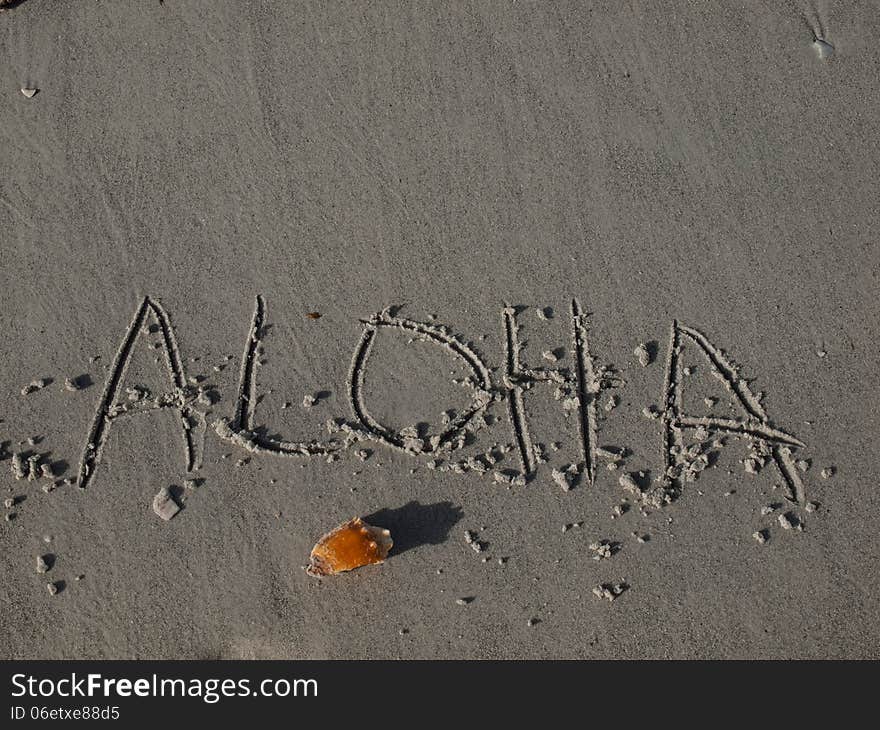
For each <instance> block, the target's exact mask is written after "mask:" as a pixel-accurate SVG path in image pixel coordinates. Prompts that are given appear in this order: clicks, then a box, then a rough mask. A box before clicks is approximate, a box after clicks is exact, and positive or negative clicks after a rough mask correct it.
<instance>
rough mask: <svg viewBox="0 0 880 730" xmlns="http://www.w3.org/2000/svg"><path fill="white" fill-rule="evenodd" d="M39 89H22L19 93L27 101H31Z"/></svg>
mask: <svg viewBox="0 0 880 730" xmlns="http://www.w3.org/2000/svg"><path fill="white" fill-rule="evenodd" d="M38 91H39V89H28V88H22V90H21V93H22V94H24V96H25V97H26V98H28V99H33V98H34V96H35V95H36V93H37V92H38Z"/></svg>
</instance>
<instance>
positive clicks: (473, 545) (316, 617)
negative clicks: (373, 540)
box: [0, 0, 880, 659]
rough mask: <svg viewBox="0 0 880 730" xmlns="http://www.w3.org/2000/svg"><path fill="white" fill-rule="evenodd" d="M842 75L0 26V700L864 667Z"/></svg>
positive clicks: (465, 48)
mask: <svg viewBox="0 0 880 730" xmlns="http://www.w3.org/2000/svg"><path fill="white" fill-rule="evenodd" d="M878 34H880V21H878V17H877V14H876V12H875V11H874V9H873V8H872V7H871V6H870V4H868V3H856V2H841V3H833V4H832V3H824V2H821V3H807V2H779V3H769V4H766V3H765V4H758V3H746V4H745V5H743V6H737V7H731V6H726V7H724V8H721V7H718V6H716V5H715V4H711V5H710V4H706V5H705V7H703V6H700V5H696V4H693V3H688V2H680V3H672V4H665V5H664V8H663V9H662V10H661V9H659V8H656V9H655V8H653V7H641V8H639V9H633V8H631V7H629V6H628V5H627V4H623V3H615V2H609V3H597V4H586V3H585V4H580V3H573V4H568V5H559V4H552V5H545V4H531V3H523V2H518V3H512V4H504V3H477V4H472V3H467V4H465V3H449V4H445V5H444V6H443V7H433V6H429V5H427V4H420V5H415V4H391V3H371V4H369V6H364V7H359V8H358V9H356V10H355V9H353V8H352V7H351V5H349V4H341V3H340V4H314V5H312V4H309V5H303V4H299V3H285V2H280V1H279V2H263V3H240V2H195V1H193V2H190V1H187V2H184V1H182V0H180V1H177V0H166V2H164V3H160V2H143V1H140V2H133V1H132V2H123V1H121V0H115V1H114V2H109V1H107V0H102V1H100V2H72V1H71V2H67V1H61V0H58V1H56V2H49V0H27V1H26V2H21V3H18V4H16V5H15V6H14V7H12V8H11V9H6V10H4V11H3V12H0V81H2V83H0V96H2V103H0V160H2V166H0V169H2V177H0V253H2V265H0V323H2V332H3V336H2V338H0V442H4V447H3V449H2V460H0V489H2V491H3V492H4V494H3V497H4V500H6V502H5V504H6V505H7V506H6V507H4V511H3V514H4V515H10V516H11V517H10V519H9V520H8V521H7V520H0V577H2V579H0V657H2V658H44V657H48V658H82V657H107V658H130V657H131V658H153V657H157V658H218V657H219V658H324V657H331V658H396V657H399V658H506V659H514V658H535V657H543V658H596V657H609V658H611V657H614V658H624V657H625V658H634V657H651V658H654V657H677V658H694V657H718V658H722V657H727V658H733V657H735V658H744V657H773V658H782V657H873V658H877V657H878V655H880V620H878V598H880V578H878V571H877V567H876V566H877V564H878V559H880V539H878V527H877V519H876V515H877V512H878V506H880V504H878V501H880V500H878V496H877V495H878V490H877V484H876V470H875V468H874V467H873V466H872V465H873V463H874V460H875V453H876V443H877V437H878V435H880V428H878V425H880V424H878V412H880V410H878V405H880V403H878V397H877V396H878V373H880V368H878V337H880V327H878V313H880V306H878V304H877V290H878V286H877V272H878V263H880V262H878V252H877V245H878V244H877V231H878V229H880V215H878V206H877V190H878V185H880V164H878V146H880V142H878V140H880V123H878V122H880V89H878V85H877V79H878V77H880V54H878V51H877V42H876V39H877V37H878ZM817 37H818V38H819V39H820V40H821V41H822V42H821V43H817V42H816V39H817ZM22 90H24V91H29V92H34V93H30V95H28V94H25V93H23V91H22ZM258 302H261V303H262V304H261V305H260V306H259V307H258ZM573 307H574V311H573ZM389 308H390V309H389ZM257 310H259V311H258V314H259V317H260V318H261V319H262V322H259V323H258V324H257V326H256V327H254V326H253V321H254V320H253V318H254V314H255V311H257ZM310 315H311V316H310ZM317 315H320V316H317ZM573 315H574V316H573ZM511 338H513V339H511ZM670 343H672V348H671V350H670ZM517 344H519V345H521V346H522V347H521V348H519V347H517ZM545 353H547V354H549V356H545ZM32 384H33V386H34V387H31V386H32ZM23 390H25V391H29V392H27V393H26V394H22V391H23ZM334 419H335V420H334ZM328 421H329V422H330V423H329V425H328ZM184 426H186V429H184ZM221 436H224V437H225V438H222V437H221ZM432 437H434V438H433V439H432ZM29 439H30V440H31V441H30V442H29V441H28V440H29ZM785 439H788V441H786V440H785ZM96 442H100V443H98V444H96ZM89 444H92V445H93V446H95V448H90V447H89ZM14 454H18V456H17V457H14V456H13V455H14ZM31 457H33V458H31ZM44 465H45V466H47V469H48V472H49V473H50V474H51V475H50V474H47V473H44V472H45V471H46V470H45V469H44ZM667 470H668V472H667ZM823 470H825V471H823ZM17 475H18V476H19V477H20V478H17ZM622 476H623V477H624V478H623V479H621V477H622ZM78 482H79V483H84V486H85V488H84V489H80V488H78V486H77V483H78ZM157 497H161V499H159V504H158V508H157V509H158V511H159V512H162V513H163V516H160V515H159V514H158V512H154V509H153V503H154V498H157ZM10 500H11V501H10ZM175 507H179V508H180V509H179V511H177V510H176V509H175ZM354 516H362V517H364V518H365V519H366V520H367V521H368V522H369V523H370V524H374V525H378V526H381V527H384V528H388V529H390V530H391V532H392V535H393V539H394V542H395V546H394V549H393V550H392V552H391V554H390V556H389V558H388V560H387V561H386V562H385V563H384V564H382V565H377V566H368V567H365V568H362V569H360V570H357V571H354V572H350V573H345V574H340V575H335V576H330V577H326V578H322V579H316V578H312V577H310V576H308V575H306V573H305V571H304V570H303V566H305V565H306V564H307V562H308V556H309V551H310V549H311V548H312V546H313V544H314V543H315V541H316V540H317V539H318V537H320V536H321V535H322V534H324V533H326V532H327V531H328V530H330V529H332V528H333V527H335V526H336V525H338V524H340V523H342V522H344V521H346V520H348V519H350V518H352V517H354ZM163 517H168V519H164V518H163ZM756 534H760V535H761V539H760V540H759V539H758V538H757V537H755V535H756ZM591 545H596V546H598V547H597V548H595V549H591V547H590V546H591ZM594 557H596V558H597V559H593V558H594Z"/></svg>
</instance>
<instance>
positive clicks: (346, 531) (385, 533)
mask: <svg viewBox="0 0 880 730" xmlns="http://www.w3.org/2000/svg"><path fill="white" fill-rule="evenodd" d="M392 545H394V542H393V541H392V539H391V531H390V530H386V529H384V528H382V527H373V526H372V525H368V524H367V523H366V522H364V521H363V520H362V519H361V518H360V517H355V518H354V519H353V520H349V521H348V522H345V523H343V524H341V525H340V526H339V527H337V528H336V529H335V530H332V531H330V532H328V533H327V534H326V535H324V536H323V537H322V538H321V539H320V540H318V543H317V544H316V545H315V547H313V548H312V554H311V555H310V556H309V565H308V567H307V568H306V572H307V573H308V574H309V575H311V576H322V575H333V574H334V573H342V572H344V571H346V570H354V569H355V568H360V567H361V566H362V565H372V564H374V563H381V562H383V561H384V560H385V558H386V557H388V552H389V551H390V550H391V546H392Z"/></svg>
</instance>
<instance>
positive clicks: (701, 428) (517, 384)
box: [77, 296, 805, 507]
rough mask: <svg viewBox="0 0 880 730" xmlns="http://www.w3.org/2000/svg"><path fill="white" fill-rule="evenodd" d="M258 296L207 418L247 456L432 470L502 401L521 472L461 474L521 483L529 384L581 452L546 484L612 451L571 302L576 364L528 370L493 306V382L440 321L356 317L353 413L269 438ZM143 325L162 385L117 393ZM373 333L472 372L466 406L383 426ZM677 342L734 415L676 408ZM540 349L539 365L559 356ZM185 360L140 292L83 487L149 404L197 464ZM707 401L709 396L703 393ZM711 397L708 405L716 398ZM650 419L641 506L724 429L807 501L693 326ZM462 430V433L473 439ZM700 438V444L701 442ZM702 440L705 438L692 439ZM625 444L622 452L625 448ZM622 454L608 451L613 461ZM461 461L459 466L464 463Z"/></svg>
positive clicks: (473, 461) (197, 430)
mask: <svg viewBox="0 0 880 730" xmlns="http://www.w3.org/2000/svg"><path fill="white" fill-rule="evenodd" d="M266 318H267V314H266V303H265V300H264V298H263V297H262V296H257V297H256V301H255V306H254V313H253V317H252V320H251V323H250V328H249V330H248V333H247V335H246V338H245V346H244V352H243V354H242V358H241V369H240V374H239V381H238V390H237V395H236V399H235V406H234V409H233V412H232V414H231V415H229V416H228V417H226V418H220V419H218V420H217V421H215V422H214V424H213V427H214V431H215V433H216V434H217V436H219V438H221V439H223V440H225V441H227V442H229V443H230V444H232V445H234V446H236V447H238V448H240V449H242V450H243V451H245V452H247V454H249V455H255V456H270V457H285V458H297V457H300V458H301V457H311V456H320V457H325V458H328V459H331V460H332V459H334V458H335V457H336V456H337V455H338V454H339V453H340V452H342V451H344V450H347V449H351V448H352V447H354V446H355V445H359V446H358V449H357V450H356V451H355V453H356V454H357V455H359V458H365V457H364V456H363V455H364V454H367V453H368V452H367V451H366V450H364V449H363V448H361V446H362V445H363V443H364V442H371V443H373V444H377V445H380V446H383V447H385V448H388V449H393V450H395V451H398V452H401V453H404V454H408V455H411V456H413V457H419V458H429V459H431V461H429V462H428V464H429V466H430V465H431V464H432V463H436V457H438V456H440V455H449V454H450V453H452V452H455V451H457V450H459V449H461V448H462V447H463V446H464V445H465V443H466V441H468V440H470V441H473V440H474V439H475V438H476V434H477V433H478V432H479V431H480V430H481V429H484V428H485V427H487V426H488V423H489V422H488V421H487V418H486V415H487V412H488V411H489V410H490V409H491V408H493V407H495V406H501V405H503V407H504V408H506V410H507V415H508V419H507V422H508V424H509V428H510V436H511V441H512V444H513V449H514V450H515V452H516V455H517V458H518V461H519V470H518V471H516V472H514V473H510V471H509V470H508V471H506V472H501V471H499V470H495V469H493V465H494V464H495V463H496V461H497V455H493V453H494V452H493V451H492V450H490V451H489V452H487V453H485V454H482V455H480V456H478V457H470V458H469V459H467V460H466V461H465V462H462V467H461V468H462V470H467V471H475V472H478V473H491V475H492V476H493V477H494V478H495V479H496V481H502V482H507V483H508V484H512V485H519V484H525V483H526V482H528V481H529V480H530V479H532V478H533V476H534V475H535V473H536V471H537V470H538V468H539V464H541V463H543V462H544V461H546V458H543V452H544V447H543V445H541V444H535V443H533V441H532V438H531V435H530V428H529V421H528V418H527V415H526V410H525V408H524V405H523V398H524V393H525V392H526V391H527V390H528V389H530V388H531V387H533V386H535V385H537V384H547V385H550V386H552V387H553V388H554V389H555V398H556V399H557V400H558V401H560V403H561V407H562V409H563V410H564V411H565V412H567V413H572V414H574V415H576V420H577V447H578V450H579V456H580V462H579V463H578V464H574V465H569V466H568V467H567V468H566V469H561V470H560V469H554V470H553V479H554V481H556V482H558V483H559V484H560V485H561V486H562V488H563V489H566V490H567V489H569V488H571V486H572V484H573V483H574V482H575V480H576V479H577V480H579V481H581V482H584V483H586V484H587V485H592V484H593V483H594V481H595V477H596V469H597V459H598V458H599V457H603V458H609V449H608V448H602V447H599V446H598V436H597V434H598V431H599V418H598V410H597V409H598V405H599V403H600V401H601V400H602V394H603V392H604V391H606V390H608V389H611V388H618V387H621V385H622V383H623V381H622V379H621V378H620V377H619V376H618V375H617V373H616V371H615V370H614V369H613V368H611V367H609V366H607V365H603V364H601V363H600V362H598V361H597V359H596V358H595V356H594V355H593V354H592V353H591V350H590V343H589V337H588V327H587V315H586V314H585V313H584V312H583V310H582V308H581V305H580V304H579V302H578V301H577V300H576V299H573V300H572V301H571V302H570V306H569V324H570V336H571V351H572V355H573V367H571V368H564V367H528V366H527V365H525V364H523V363H522V362H521V359H520V354H521V350H522V346H521V343H520V340H519V329H520V328H519V325H518V323H517V310H516V309H514V308H513V307H510V306H505V307H504V308H503V309H502V311H501V325H502V330H503V333H504V344H505V349H504V362H503V364H502V367H501V368H500V372H501V378H500V382H495V381H494V380H493V377H492V371H491V369H490V368H489V367H488V366H487V364H486V362H485V360H484V359H483V357H482V356H481V355H480V353H478V352H477V351H476V349H475V348H474V347H473V346H472V345H469V344H467V343H466V342H465V341H464V340H463V339H461V338H460V337H457V336H455V335H454V334H452V332H451V331H450V330H449V329H448V328H447V327H443V326H440V325H437V324H434V323H427V322H418V321H415V320H412V319H408V318H406V317H401V316H398V315H397V314H396V312H395V311H394V310H393V309H392V308H389V309H385V310H383V311H381V312H378V313H377V314H375V315H373V316H372V317H370V318H368V319H365V320H362V325H363V330H362V333H361V336H360V339H359V341H358V342H357V343H356V345H355V347H354V352H353V354H352V359H351V366H350V368H349V372H348V378H347V384H346V386H347V392H348V402H349V408H350V411H351V413H350V416H349V417H348V418H335V419H332V420H331V421H330V422H329V424H328V430H329V431H330V436H329V437H327V438H324V439H322V440H319V439H312V440H297V441H287V440H283V439H280V438H276V437H273V436H269V435H267V434H268V433H269V432H270V429H268V428H265V427H264V428H258V427H257V421H256V405H257V402H258V396H257V390H258V384H257V370H258V367H259V365H260V353H261V352H262V348H263V345H262V339H263V334H264V332H265V329H266ZM148 320H151V321H152V324H151V325H150V327H149V330H150V331H153V332H157V333H158V334H159V336H160V339H159V343H158V344H157V347H158V348H159V349H161V350H163V352H164V355H165V357H164V360H165V364H166V367H167V373H168V378H169V381H170V386H171V388H170V390H169V391H168V392H166V393H163V394H162V395H160V396H157V397H155V398H146V397H144V398H139V397H136V396H138V395H139V394H138V393H135V394H134V395H135V397H133V396H132V389H131V388H128V389H123V383H124V380H125V373H126V368H127V366H128V363H129V360H130V359H131V356H132V352H133V348H134V345H135V343H136V341H137V339H138V337H139V335H140V334H141V333H142V332H143V331H144V327H145V325H147V323H148ZM381 330H392V331H396V332H400V333H401V334H403V335H405V336H408V337H410V338H414V339H419V340H421V341H423V342H426V343H430V344H432V345H434V346H436V347H438V348H442V349H443V350H445V351H446V352H447V353H449V354H451V355H452V356H453V357H455V358H457V359H458V360H460V361H461V362H462V363H463V364H464V365H465V366H466V368H467V371H468V373H469V375H468V377H467V378H466V383H465V384H466V385H467V386H468V388H469V392H470V402H469V403H468V404H467V406H466V407H465V408H463V409H462V410H459V411H452V410H450V411H447V414H448V415H447V416H446V417H445V418H444V422H443V425H442V427H441V428H440V429H439V430H437V432H436V433H433V434H426V433H424V432H422V431H419V430H418V429H417V428H415V427H414V426H410V427H405V428H400V429H396V428H392V427H391V426H389V425H387V424H383V423H382V422H380V421H379V420H378V419H377V418H376V417H375V416H374V415H373V414H372V413H371V412H370V409H369V406H368V403H367V400H366V396H365V390H364V382H365V377H366V373H367V370H368V367H369V362H370V355H371V352H372V349H373V346H374V344H375V341H376V336H377V333H379V332H380V331H381ZM685 346H691V347H695V348H696V349H697V351H698V353H699V354H701V356H702V357H703V358H704V359H705V361H706V362H707V363H708V364H709V366H710V367H711V369H712V372H713V373H714V375H715V376H716V377H717V378H718V379H719V380H720V381H721V382H722V384H723V385H724V387H725V388H726V389H727V391H728V392H729V394H730V395H731V399H732V403H733V405H734V406H735V409H736V411H737V412H738V414H735V415H734V416H732V417H719V416H715V415H697V414H693V413H689V412H687V411H686V410H685V409H684V407H683V405H682V394H683V391H684V382H683V379H682V374H683V372H684V373H685V374H687V373H688V372H690V370H691V369H690V368H684V367H683V366H682V362H681V360H682V358H681V353H682V349H683V348H684V347H685ZM643 350H645V347H644V346H640V347H639V348H637V351H636V355H637V357H638V360H639V361H640V362H641V364H642V365H646V364H648V363H649V362H650V361H651V359H652V357H653V355H650V354H648V352H647V350H645V351H644V352H643ZM548 354H549V355H552V353H545V358H544V359H545V360H551V361H555V359H556V358H555V357H549V356H547V355H548ZM191 382H192V381H191V380H190V378H188V377H187V374H186V371H185V367H184V364H183V358H182V357H181V355H180V350H179V348H178V345H177V339H176V336H175V332H174V328H173V327H172V324H171V320H170V318H169V316H168V314H167V313H166V312H165V310H164V309H163V308H162V306H161V305H160V304H159V303H158V302H157V301H155V300H153V299H151V298H149V297H146V298H144V300H143V301H142V302H141V304H140V305H139V307H138V308H137V310H136V312H135V314H134V317H133V319H132V321H131V324H130V325H129V327H128V329H127V330H126V332H125V334H124V335H123V337H122V341H121V344H120V346H119V348H118V350H117V352H116V356H115V358H114V360H113V364H112V366H111V368H110V371H109V375H108V378H107V382H106V384H105V386H104V390H103V392H102V394H101V397H100V398H99V400H98V403H97V407H96V410H95V414H94V418H93V420H92V424H91V427H90V428H89V431H88V437H87V439H86V443H85V446H84V449H83V452H82V457H81V459H80V463H79V471H78V475H77V483H78V485H79V487H81V488H85V487H87V486H88V485H89V483H90V482H91V480H92V479H93V478H94V476H95V473H96V470H97V468H98V465H99V463H100V460H101V454H102V451H103V448H104V445H105V443H106V440H107V435H108V433H109V431H110V429H111V428H112V426H113V424H114V423H115V422H116V421H118V420H119V419H120V418H123V417H125V416H128V415H131V414H134V413H139V412H144V410H150V409H171V410H172V411H175V412H176V413H177V414H178V416H179V423H180V426H181V433H182V443H183V452H184V465H185V468H186V470H187V471H190V472H191V471H194V470H197V469H198V468H199V466H200V463H201V453H202V450H203V441H204V434H205V431H206V421H207V419H206V415H205V412H204V410H202V409H200V408H199V404H205V403H206V402H207V403H209V402H210V399H208V400H207V401H206V399H205V393H204V392H202V390H201V389H197V388H194V386H192V385H191ZM123 392H128V395H129V398H128V401H127V402H120V396H121V395H122V393H123ZM706 400H707V401H708V400H711V399H706ZM617 402H618V399H617V398H616V396H613V395H612V396H610V398H609V400H608V405H606V406H605V410H611V409H612V408H613V407H614V404H616V403H617ZM713 402H714V401H713ZM646 415H648V416H649V417H652V418H656V419H658V420H659V421H660V423H661V425H662V439H661V441H662V449H661V451H662V458H663V467H664V468H663V471H662V474H661V475H660V476H659V477H658V478H657V479H656V480H655V483H654V484H652V485H644V484H641V483H639V480H637V479H635V478H633V477H632V476H630V475H624V476H623V477H621V485H622V486H624V488H626V489H627V490H628V491H630V492H632V493H633V495H635V496H638V497H639V498H640V499H641V500H642V501H643V502H644V503H647V504H651V505H653V506H655V507H661V506H663V505H664V504H668V503H670V502H672V501H674V500H675V499H676V498H677V497H678V495H679V494H680V493H681V491H682V488H683V485H684V483H685V482H689V481H693V480H694V479H695V478H696V475H697V474H698V473H699V471H701V470H702V469H703V468H705V466H706V465H707V463H708V460H709V454H708V453H707V450H708V448H707V447H706V446H705V443H709V444H712V445H714V446H717V445H719V444H720V443H722V442H721V441H720V440H719V439H720V438H723V437H724V436H726V435H734V436H738V437H744V438H746V439H747V440H748V441H749V443H750V444H751V451H752V455H751V457H750V459H748V460H747V461H746V462H745V468H746V470H747V471H752V470H755V469H757V468H759V466H763V465H764V464H765V463H769V462H772V463H773V464H775V466H776V467H777V468H778V470H779V472H780V474H781V475H782V477H783V479H784V480H785V482H786V484H787V487H788V493H789V495H790V499H791V501H792V502H797V503H798V504H800V505H802V506H803V505H804V504H805V497H804V487H803V484H802V482H801V479H800V476H799V474H798V471H799V470H798V468H797V467H796V462H795V461H794V458H793V453H794V451H795V450H797V449H799V448H802V447H803V446H804V444H803V443H802V442H801V441H800V440H798V439H797V438H796V437H794V436H792V435H791V434H789V433H787V432H785V431H783V430H781V429H779V428H777V427H775V426H774V425H773V424H772V423H771V421H770V419H769V416H768V414H767V412H766V411H765V409H764V407H763V406H762V404H761V401H760V398H759V397H757V396H755V395H754V394H753V393H752V391H751V389H750V388H749V385H748V383H747V382H746V380H745V379H743V378H742V377H740V376H739V374H738V371H737V368H736V367H735V366H734V365H733V364H732V363H731V361H730V360H729V359H728V357H727V356H726V355H725V354H724V352H723V351H721V350H720V349H719V348H717V347H715V346H714V345H713V344H712V343H711V342H710V341H709V340H708V338H707V337H706V336H705V335H703V334H702V333H700V332H699V331H697V330H696V329H694V328H692V327H690V326H687V325H685V324H683V323H681V322H678V321H674V322H673V323H672V326H671V328H670V333H669V342H668V347H667V353H666V369H665V376H664V380H663V384H662V397H661V407H660V408H659V409H655V410H651V409H646ZM685 432H693V433H695V434H696V435H697V438H698V443H696V444H690V445H686V444H685V440H684V434H685ZM469 436H470V438H469ZM707 439H708V441H707ZM700 441H702V442H704V443H700ZM622 451H625V450H622ZM619 455H620V454H615V453H611V454H610V456H611V457H612V458H614V459H617V457H618V456H619ZM465 466H467V469H465Z"/></svg>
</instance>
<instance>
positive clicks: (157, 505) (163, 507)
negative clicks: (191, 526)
mask: <svg viewBox="0 0 880 730" xmlns="http://www.w3.org/2000/svg"><path fill="white" fill-rule="evenodd" d="M153 512H155V513H156V514H157V515H158V516H159V517H161V518H162V519H163V520H165V521H166V522H167V521H168V520H170V519H171V518H172V517H174V515H176V514H177V513H178V512H180V506H179V505H178V504H177V502H175V501H174V497H173V496H172V494H171V490H170V489H169V488H168V487H162V489H161V490H160V491H159V493H158V494H157V495H156V496H155V497H153Z"/></svg>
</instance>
